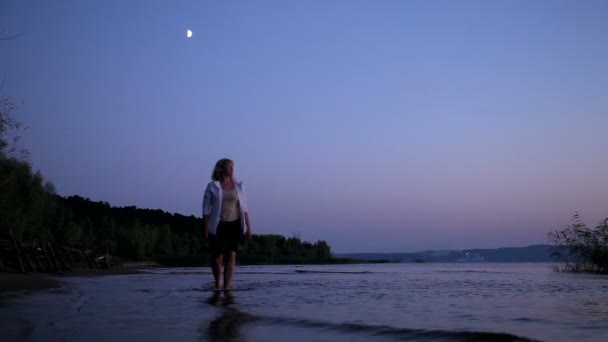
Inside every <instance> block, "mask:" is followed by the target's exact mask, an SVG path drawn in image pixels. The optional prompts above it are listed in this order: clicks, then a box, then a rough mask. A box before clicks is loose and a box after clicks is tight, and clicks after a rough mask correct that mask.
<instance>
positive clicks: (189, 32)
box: [186, 30, 192, 38]
mask: <svg viewBox="0 0 608 342" xmlns="http://www.w3.org/2000/svg"><path fill="white" fill-rule="evenodd" d="M186 37H188V38H192V30H186Z"/></svg>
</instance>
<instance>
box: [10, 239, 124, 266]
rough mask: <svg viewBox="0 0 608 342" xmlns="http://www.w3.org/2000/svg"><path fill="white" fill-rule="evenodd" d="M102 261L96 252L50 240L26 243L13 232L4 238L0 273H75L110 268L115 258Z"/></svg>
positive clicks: (104, 258) (106, 256)
mask: <svg viewBox="0 0 608 342" xmlns="http://www.w3.org/2000/svg"><path fill="white" fill-rule="evenodd" d="M101 259H103V261H102V262H100V261H98V260H97V259H96V258H95V257H94V255H93V253H91V252H89V251H87V252H83V251H82V250H80V249H78V248H74V247H69V246H61V245H54V244H52V243H51V242H49V241H33V242H31V243H29V244H23V243H20V242H19V241H17V240H16V239H15V237H14V235H13V233H12V231H9V236H8V237H7V238H0V271H4V272H22V273H28V272H53V273H62V272H74V271H76V270H82V269H96V268H109V267H111V266H114V265H115V263H114V262H112V258H110V257H109V256H108V255H105V256H104V257H103V258H101Z"/></svg>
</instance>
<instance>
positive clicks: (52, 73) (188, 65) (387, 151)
mask: <svg viewBox="0 0 608 342" xmlns="http://www.w3.org/2000/svg"><path fill="white" fill-rule="evenodd" d="M187 29H191V30H193V32H194V36H193V37H192V38H190V39H188V38H186V30H187ZM17 33H23V35H22V36H21V37H19V38H18V39H16V40H12V41H0V76H2V77H3V79H4V86H3V87H2V89H0V96H13V97H14V98H15V99H17V101H18V102H19V103H20V108H19V110H18V111H17V112H16V113H15V115H16V117H17V118H18V119H19V120H20V121H22V122H23V123H25V124H26V125H27V126H29V129H28V130H27V131H25V133H24V134H23V136H24V137H23V146H24V147H27V148H28V149H29V150H30V152H31V160H32V163H33V165H34V167H35V168H36V169H40V170H41V172H42V173H43V174H44V176H45V177H46V178H47V179H49V180H51V181H52V182H53V183H54V184H55V186H56V187H57V190H58V193H59V194H61V195H73V194H78V195H81V196H84V197H88V198H90V199H92V200H95V201H99V200H103V201H108V202H110V203H111V204H112V205H116V206H125V205H136V206H138V207H142V208H154V209H163V210H165V211H169V212H178V213H181V214H185V215H191V214H193V215H196V216H200V215H201V214H200V207H201V198H202V191H203V189H204V187H205V185H206V183H207V182H208V181H209V177H210V173H211V168H212V166H213V165H214V163H215V162H216V161H217V160H218V159H219V158H222V157H229V158H231V159H233V160H234V161H235V164H236V165H235V170H236V171H235V172H236V175H237V177H238V178H239V179H240V180H243V181H244V184H245V189H246V191H247V194H248V199H249V207H250V209H251V216H252V220H253V228H254V230H255V231H256V232H258V233H279V234H283V235H286V236H292V235H294V234H299V235H300V237H301V238H303V239H305V240H311V241H315V240H318V239H323V240H326V241H327V242H328V243H329V244H330V245H331V246H332V248H333V250H334V252H339V253H340V252H407V251H419V250H425V249H445V248H454V249H461V248H493V247H503V246H525V245H528V244H535V243H546V242H547V237H546V234H547V232H549V231H551V230H553V229H555V228H559V227H561V226H563V225H565V224H568V223H569V222H570V221H569V220H570V217H571V216H572V214H573V213H574V211H579V212H580V213H581V215H582V216H583V219H584V220H585V221H586V222H587V223H588V224H589V225H595V224H596V223H597V222H598V221H599V220H600V219H601V218H602V217H606V216H608V139H607V137H608V135H607V132H608V2H606V1H601V0H600V1H595V0H586V1H578V0H571V1H560V0H546V1H543V0H537V1H528V0H514V1H506V0H505V1H484V0H480V1H451V0H446V1H427V0H424V1H388V0H382V1H355V0H353V1H350V0H348V1H347V0H330V1H326V0H312V1H281V0H277V1H262V0H256V1H199V0H192V1H169V0H163V1H159V0H157V1H143V0H129V1H122V0H112V1H88V0H82V1H80V0H71V1H68V0H55V1H32V0H0V37H2V36H7V35H12V34H17Z"/></svg>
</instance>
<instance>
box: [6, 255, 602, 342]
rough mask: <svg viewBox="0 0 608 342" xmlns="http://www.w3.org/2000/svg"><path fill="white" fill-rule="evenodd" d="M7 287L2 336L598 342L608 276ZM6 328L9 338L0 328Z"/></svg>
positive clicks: (373, 274) (461, 267) (401, 271)
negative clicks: (221, 286) (18, 292)
mask: <svg viewBox="0 0 608 342" xmlns="http://www.w3.org/2000/svg"><path fill="white" fill-rule="evenodd" d="M61 280H63V281H65V282H66V284H67V286H66V287H64V288H62V289H60V290H52V291H47V292H41V293H36V294H33V295H28V296H10V297H9V296H5V297H4V299H5V300H4V301H0V302H3V303H4V305H5V306H0V331H2V333H3V335H2V338H3V341H45V342H46V341H49V340H67V341H80V340H87V341H107V340H115V339H118V340H130V339H145V340H158V341H162V340H169V341H172V342H181V341H194V340H200V341H218V340H219V341H285V340H288V341H290V342H296V341H309V340H315V341H348V342H356V341H400V340H414V341H464V340H466V341H488V340H491V341H512V340H524V338H530V339H536V340H545V341H572V340H581V341H583V340H584V341H598V342H599V341H602V342H604V341H605V340H606V336H608V278H607V277H605V276H596V275H575V274H563V273H553V272H551V270H550V265H545V264H390V265H342V266H261V267H241V268H239V270H238V272H237V274H236V278H235V285H236V288H235V289H234V291H229V292H222V291H219V292H215V291H213V290H212V276H211V274H210V272H209V271H208V270H207V269H206V268H205V269H199V268H196V269H180V268H172V269H158V270H154V271H153V273H149V274H136V275H122V276H104V277H67V278H61ZM6 336H8V337H6Z"/></svg>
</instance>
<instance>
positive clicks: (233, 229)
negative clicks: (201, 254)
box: [209, 219, 243, 256]
mask: <svg viewBox="0 0 608 342" xmlns="http://www.w3.org/2000/svg"><path fill="white" fill-rule="evenodd" d="M242 240H243V230H242V229H241V220H240V219H239V220H236V221H230V222H223V221H220V223H219V224H218V226H217V231H216V234H215V235H214V234H209V251H210V252H211V255H213V256H218V255H221V254H225V253H227V252H236V251H237V249H238V247H239V243H241V241H242Z"/></svg>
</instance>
